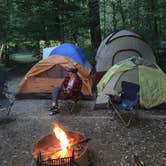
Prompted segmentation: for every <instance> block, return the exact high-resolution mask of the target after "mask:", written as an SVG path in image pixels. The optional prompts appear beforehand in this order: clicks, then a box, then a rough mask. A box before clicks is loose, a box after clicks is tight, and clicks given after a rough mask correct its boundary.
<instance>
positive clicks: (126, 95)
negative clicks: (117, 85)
mask: <svg viewBox="0 0 166 166" xmlns="http://www.w3.org/2000/svg"><path fill="white" fill-rule="evenodd" d="M121 88H122V91H121V95H120V100H119V101H118V102H115V101H110V102H111V104H112V107H113V111H114V113H116V114H117V116H118V117H119V118H120V120H121V121H122V122H123V124H124V125H125V126H126V127H128V126H129V125H130V122H131V119H132V116H133V113H135V108H136V106H138V104H139V95H138V92H139V88H140V86H139V85H137V84H135V83H131V82H127V81H122V83H121ZM110 99H111V98H110ZM121 113H129V119H128V120H127V121H126V120H124V118H123V117H122V115H121Z"/></svg>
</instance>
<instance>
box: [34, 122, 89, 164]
mask: <svg viewBox="0 0 166 166" xmlns="http://www.w3.org/2000/svg"><path fill="white" fill-rule="evenodd" d="M53 131H54V132H53V133H51V134H49V135H47V136H45V137H43V138H42V139H40V140H39V141H38V142H37V143H36V144H35V145H34V148H33V157H34V159H35V160H36V163H37V165H38V166H61V165H64V164H65V165H67V164H68V163H70V162H72V163H73V166H74V163H75V165H80V166H86V165H88V163H89V161H88V156H87V149H88V145H87V142H88V141H89V138H86V137H85V136H83V135H82V134H80V133H79V132H76V131H64V130H63V129H62V128H60V127H59V125H57V124H56V125H55V126H54V129H53ZM60 161H61V162H60ZM50 163H53V164H52V165H50ZM65 165H64V166H65Z"/></svg>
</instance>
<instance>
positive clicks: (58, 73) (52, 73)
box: [37, 65, 67, 78]
mask: <svg viewBox="0 0 166 166" xmlns="http://www.w3.org/2000/svg"><path fill="white" fill-rule="evenodd" d="M66 74H67V71H66V70H65V69H64V68H63V67H61V66H60V65H55V66H54V67H52V68H51V69H50V70H48V71H45V72H44V73H41V74H39V75H38V76H37V77H47V78H64V77H65V75H66Z"/></svg>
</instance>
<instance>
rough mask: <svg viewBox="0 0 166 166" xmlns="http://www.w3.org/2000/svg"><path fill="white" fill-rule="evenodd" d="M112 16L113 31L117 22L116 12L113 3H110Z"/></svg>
mask: <svg viewBox="0 0 166 166" xmlns="http://www.w3.org/2000/svg"><path fill="white" fill-rule="evenodd" d="M112 14H113V18H112V23H113V31H116V30H117V27H116V25H117V20H116V10H115V3H112Z"/></svg>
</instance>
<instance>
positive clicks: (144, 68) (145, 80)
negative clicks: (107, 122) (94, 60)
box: [96, 57, 166, 109]
mask: <svg viewBox="0 0 166 166" xmlns="http://www.w3.org/2000/svg"><path fill="white" fill-rule="evenodd" d="M122 81H127V82H132V83H135V84H138V85H139V86H140V90H139V96H140V106H142V107H144V108H147V109H149V108H152V107H155V106H157V105H160V104H162V103H165V102H166V86H165V82H166V75H165V73H164V72H163V71H162V70H161V69H160V68H159V67H158V66H157V65H155V64H154V63H150V62H149V61H146V60H144V59H142V58H138V57H132V58H129V59H126V60H123V61H120V62H119V63H117V64H115V65H114V66H112V67H111V68H110V69H109V70H108V71H107V72H106V74H105V75H104V76H103V78H102V79H101V80H100V82H99V83H98V85H97V88H98V97H97V100H96V108H97V107H98V108H101V107H106V105H107V103H108V96H107V95H106V94H113V95H118V94H119V93H120V92H121V82H122Z"/></svg>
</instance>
